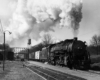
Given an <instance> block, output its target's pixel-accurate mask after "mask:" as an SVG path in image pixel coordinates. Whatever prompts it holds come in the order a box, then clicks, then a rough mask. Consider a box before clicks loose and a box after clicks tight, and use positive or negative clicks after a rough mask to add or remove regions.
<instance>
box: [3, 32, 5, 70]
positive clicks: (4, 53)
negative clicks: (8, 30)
mask: <svg viewBox="0 0 100 80" xmlns="http://www.w3.org/2000/svg"><path fill="white" fill-rule="evenodd" d="M3 34H4V44H3V45H4V53H3V71H4V69H5V32H3Z"/></svg>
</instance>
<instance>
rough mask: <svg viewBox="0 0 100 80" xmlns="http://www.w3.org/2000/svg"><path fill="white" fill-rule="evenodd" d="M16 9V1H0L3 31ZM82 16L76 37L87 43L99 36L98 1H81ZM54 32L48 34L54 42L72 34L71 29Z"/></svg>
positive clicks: (0, 37) (1, 40)
mask: <svg viewBox="0 0 100 80" xmlns="http://www.w3.org/2000/svg"><path fill="white" fill-rule="evenodd" d="M16 7H17V0H0V19H1V21H2V25H3V28H4V29H5V28H6V27H8V26H9V23H10V20H11V18H12V15H13V13H14V12H15V10H16ZM82 16H83V17H82V20H81V22H80V28H79V32H78V35H77V37H78V38H79V39H81V40H85V41H87V43H89V41H90V39H91V37H92V36H93V35H95V34H100V0H83V7H82ZM54 30H55V31H54V32H52V31H49V33H50V34H51V35H52V37H53V38H55V39H56V40H64V39H67V38H73V32H72V30H71V28H66V27H63V28H58V27H54ZM43 33H44V32H41V33H40V35H42V34H43ZM21 38H22V37H21ZM33 39H34V38H33ZM18 41H19V44H20V43H23V42H26V43H27V38H25V36H24V37H23V39H21V40H18ZM37 41H38V42H39V41H40V40H39V39H38V40H37ZM2 42H3V35H2V33H1V32H0V43H2ZM10 43H11V42H10ZM13 43H15V44H17V39H16V40H14V41H13ZM36 43H37V42H36V41H35V40H33V45H34V44H36ZM17 46H18V45H17Z"/></svg>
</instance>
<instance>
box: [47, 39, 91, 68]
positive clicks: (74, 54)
mask: <svg viewBox="0 0 100 80" xmlns="http://www.w3.org/2000/svg"><path fill="white" fill-rule="evenodd" d="M86 48H87V45H86V42H83V41H81V40H77V38H74V39H66V40H65V41H61V42H59V43H57V44H52V45H50V46H49V63H51V64H53V65H62V66H68V67H69V68H70V69H72V68H75V69H89V68H90V62H91V60H90V54H89V52H88V51H87V49H86Z"/></svg>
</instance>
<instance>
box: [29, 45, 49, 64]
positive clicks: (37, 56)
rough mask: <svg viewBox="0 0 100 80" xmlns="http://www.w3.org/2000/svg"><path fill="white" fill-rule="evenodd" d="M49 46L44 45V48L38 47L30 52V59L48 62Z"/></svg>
mask: <svg viewBox="0 0 100 80" xmlns="http://www.w3.org/2000/svg"><path fill="white" fill-rule="evenodd" d="M47 53H48V51H47V48H46V47H43V48H42V49H36V50H34V51H33V52H32V53H31V54H30V60H34V61H39V62H46V61H47V56H48V55H47Z"/></svg>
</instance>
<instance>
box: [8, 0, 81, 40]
mask: <svg viewBox="0 0 100 80" xmlns="http://www.w3.org/2000/svg"><path fill="white" fill-rule="evenodd" d="M81 9H82V0H18V3H17V8H16V10H15V12H14V14H13V16H12V19H11V20H10V25H9V27H8V29H9V30H10V31H11V32H12V38H11V39H10V40H13V39H19V38H20V39H21V38H23V37H31V38H33V39H38V38H39V37H40V32H41V31H45V32H47V31H54V30H53V29H52V27H54V26H56V24H59V25H60V26H67V27H71V28H72V29H73V31H74V32H75V31H77V30H78V28H79V22H80V21H81V18H82V14H81Z"/></svg>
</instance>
